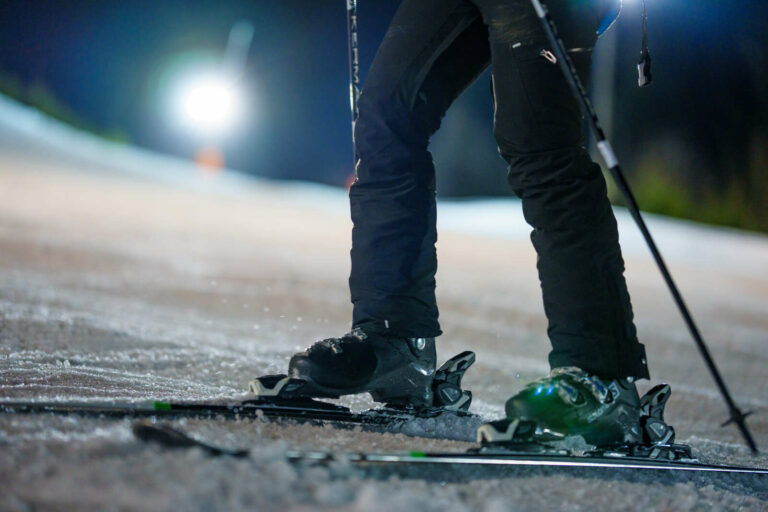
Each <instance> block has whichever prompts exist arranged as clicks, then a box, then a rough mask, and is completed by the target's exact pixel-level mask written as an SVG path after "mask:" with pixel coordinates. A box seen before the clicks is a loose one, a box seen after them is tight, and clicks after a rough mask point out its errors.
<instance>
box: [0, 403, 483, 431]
mask: <svg viewBox="0 0 768 512" xmlns="http://www.w3.org/2000/svg"><path fill="white" fill-rule="evenodd" d="M2 413H5V414H53V415H77V416H85V417H96V418H99V417H104V418H148V417H152V418H163V419H175V418H223V419H242V418H268V419H289V420H294V421H298V422H309V423H331V424H336V425H340V426H343V425H351V426H355V425H361V426H366V425H367V426H379V427H382V428H386V427H387V426H390V425H395V424H397V423H400V422H404V421H409V420H412V419H414V418H434V417H437V416H440V415H441V414H453V415H458V416H467V417H469V416H471V414H470V413H468V412H465V411H447V410H444V409H440V408H421V409H414V408H407V407H402V408H395V407H379V408H374V409H368V410H365V411H352V410H350V409H349V408H348V407H344V406H341V405H337V404H332V403H328V402H322V401H319V400H313V399H310V398H291V399H282V398H277V397H273V398H257V399H254V400H246V401H243V402H238V403H195V402H165V401H152V402H128V403H117V402H115V403H96V402H22V401H13V402H0V414H2Z"/></svg>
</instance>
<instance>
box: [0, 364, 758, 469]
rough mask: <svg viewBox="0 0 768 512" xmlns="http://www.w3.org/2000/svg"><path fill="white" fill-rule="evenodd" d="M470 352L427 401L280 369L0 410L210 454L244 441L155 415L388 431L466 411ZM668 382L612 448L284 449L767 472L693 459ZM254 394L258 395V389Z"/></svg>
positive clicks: (312, 458)
mask: <svg viewBox="0 0 768 512" xmlns="http://www.w3.org/2000/svg"><path fill="white" fill-rule="evenodd" d="M474 360H475V357H474V354H473V353H472V352H463V353H461V354H459V355H458V356H456V357H454V358H452V359H450V360H449V361H448V362H446V363H445V364H444V365H443V366H441V367H440V369H439V370H438V372H436V376H435V379H434V383H433V391H434V396H435V403H434V404H433V407H429V408H419V409H416V408H410V407H396V406H384V407H380V408H375V409H370V410H367V411H362V412H355V411H352V410H350V409H349V408H347V407H343V406H341V405H337V404H333V403H329V402H325V401H321V400H316V399H313V398H310V397H308V396H307V394H311V392H312V390H311V387H310V386H309V384H308V383H306V382H304V381H300V380H297V379H291V378H289V377H287V376H285V375H277V376H274V375H272V376H265V377H260V378H258V379H255V380H254V381H253V382H252V383H251V385H250V388H251V390H252V391H254V392H256V393H258V394H257V396H256V398H254V399H251V400H246V401H243V402H238V403H194V402H163V401H154V402H144V403H122V404H120V403H88V402H81V403H73V402H21V401H16V402H0V413H5V414H64V415H79V416H86V417H97V418H101V417H104V418H118V419H122V418H133V419H136V420H137V421H136V422H134V424H133V432H134V434H135V435H136V437H137V438H139V439H141V440H144V441H148V442H154V443H159V444H161V445H162V446H164V447H168V448H192V447H197V448H200V449H202V450H204V451H205V452H207V453H209V454H211V455H214V456H232V457H248V456H249V455H250V451H249V450H247V449H235V450H233V449H228V448H224V447H219V446H215V445H213V444H211V443H208V442H206V441H203V440H199V439H197V438H195V437H193V436H192V435H189V434H187V433H185V432H183V431H181V430H179V429H177V428H175V427H173V426H171V425H170V424H168V423H167V422H166V421H163V420H172V419H178V418H219V419H224V420H231V419H248V418H252V419H255V418H262V419H265V420H268V421H274V420H278V421H279V420H289V421H298V422H305V423H310V424H330V425H333V426H336V427H339V428H354V427H357V426H361V427H363V428H365V429H368V430H373V431H393V430H397V427H398V426H399V425H402V424H404V423H406V422H408V421H412V420H414V419H415V418H435V419H436V420H438V421H439V420H440V418H441V417H444V415H454V416H460V417H471V416H472V415H471V414H470V413H469V412H468V411H467V409H468V408H469V402H470V401H471V394H470V392H469V391H466V390H463V389H461V380H462V378H463V376H464V373H465V372H466V370H467V369H468V368H469V367H470V366H471V365H472V363H473V362H474ZM669 394H670V390H669V386H667V385H660V386H657V387H655V388H654V389H652V390H651V391H650V392H649V393H647V394H646V395H645V396H644V397H643V401H642V404H643V410H642V417H641V422H640V423H641V427H642V428H643V431H644V438H645V440H646V444H645V445H641V446H626V447H621V448H618V449H615V450H608V451H606V450H602V451H591V452H587V453H582V454H575V453H573V452H571V451H569V450H565V449H558V448H553V447H552V446H548V445H545V444H542V443H540V442H538V441H537V438H536V436H535V435H533V434H534V432H535V428H534V425H529V424H523V423H521V424H520V425H517V426H516V428H515V431H516V435H515V436H513V437H512V438H510V439H509V440H506V441H505V442H494V441H493V440H489V439H485V438H483V437H482V436H481V439H479V441H480V443H481V446H480V447H479V448H477V449H472V450H470V451H468V452H465V453H448V452H440V453H423V452H408V453H342V454H339V453H330V452H316V451H303V452H301V451H289V452H286V457H287V458H288V459H289V460H291V461H295V462H299V461H303V462H314V463H329V462H332V461H338V460H347V461H349V462H352V463H354V464H356V465H359V466H366V467H368V466H372V465H390V466H391V465H425V464H432V465H434V464H440V465H456V464H462V465H467V464H469V465H482V466H529V467H530V466H534V467H561V468H616V469H647V470H680V471H705V472H724V473H749V474H754V475H768V469H760V468H748V467H741V466H726V465H713V464H706V463H701V462H699V461H698V460H696V459H695V458H693V456H692V454H691V451H690V448H689V447H687V446H685V445H680V444H675V443H674V429H672V427H670V426H669V425H667V424H666V423H665V422H664V419H663V410H664V406H665V404H666V401H667V399H668V398H669ZM258 395H261V396H258Z"/></svg>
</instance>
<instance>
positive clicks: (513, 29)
mask: <svg viewBox="0 0 768 512" xmlns="http://www.w3.org/2000/svg"><path fill="white" fill-rule="evenodd" d="M476 1H477V4H478V5H479V6H480V8H481V11H482V13H483V16H484V18H485V20H486V22H487V23H488V26H489V28H490V41H491V53H492V60H493V83H494V94H495V101H496V115H495V122H494V132H495V135H496V139H497V141H498V144H499V148H500V151H501V153H502V155H503V156H504V158H505V159H506V160H507V162H508V163H509V182H510V184H511V186H512V188H513V189H514V191H515V193H516V194H517V195H518V196H519V197H520V198H521V199H522V203H523V214H524V215H525V219H526V221H527V222H528V223H529V224H530V225H531V226H532V227H533V228H534V229H533V232H532V234H531V240H532V242H533V245H534V247H535V249H536V252H537V254H538V270H539V278H540V281H541V287H542V293H543V298H544V309H545V312H546V314H547V318H548V320H549V328H548V334H549V337H550V340H551V342H552V352H551V353H550V364H551V366H552V368H553V370H552V373H551V374H550V376H549V377H547V378H545V379H542V380H540V381H537V382H534V383H532V384H531V385H529V386H528V387H527V388H526V389H524V390H523V391H521V392H520V393H518V394H517V395H515V396H513V397H512V398H510V399H509V400H508V401H507V404H506V412H507V419H506V420H500V421H499V422H493V423H490V424H486V425H483V426H482V427H481V428H480V429H479V431H478V433H479V436H480V437H481V438H483V439H484V440H486V441H492V442H498V441H502V442H505V441H509V440H514V438H515V436H517V435H518V434H519V433H518V432H516V429H517V428H518V427H519V425H520V420H529V421H531V422H533V424H535V425H537V426H538V427H541V429H540V432H541V433H542V434H544V435H552V433H557V434H558V435H561V436H567V435H580V436H582V437H583V438H584V439H585V440H587V442H590V443H592V444H597V445H601V446H613V445H619V444H625V443H629V444H637V443H639V442H641V441H642V436H641V431H640V421H639V420H640V399H639V397H638V394H637V390H636V388H635V385H634V383H633V381H632V378H642V377H648V370H647V367H646V361H645V353H644V349H643V346H642V345H641V344H640V343H638V341H637V336H636V331H635V327H634V324H633V319H632V308H631V305H630V300H629V294H628V293H627V288H626V284H625V281H624V276H623V271H624V262H623V260H622V257H621V250H620V248H619V240H618V232H617V228H616V220H615V219H614V216H613V212H612V210H611V205H610V204H609V202H608V198H607V195H606V186H605V181H604V179H603V176H602V173H601V172H600V167H599V166H598V165H597V164H595V163H594V162H592V161H591V159H590V158H589V155H588V154H587V152H586V151H585V149H584V148H583V147H582V143H583V135H582V129H581V126H582V118H581V113H580V111H579V108H578V105H577V103H576V101H575V99H574V98H573V96H572V94H571V91H570V89H569V88H568V86H567V83H566V81H565V78H564V77H563V75H562V73H561V71H560V68H559V67H558V65H557V64H556V61H555V57H554V55H553V54H552V53H551V52H549V49H548V46H549V45H548V42H547V39H546V36H545V34H544V32H543V30H542V28H541V26H540V25H539V21H538V19H537V18H536V16H535V13H534V11H533V8H532V6H531V4H530V3H529V2H528V0H509V1H507V2H505V3H503V4H500V3H499V2H496V1H495V0H476ZM547 4H548V6H549V7H550V9H551V11H552V15H553V17H554V18H555V21H556V22H558V28H559V29H560V32H561V36H562V37H563V39H564V42H565V43H566V45H567V46H568V48H571V49H574V48H577V49H578V51H574V52H572V53H571V56H572V57H573V59H574V61H575V63H576V65H577V67H578V69H579V72H580V75H581V76H582V78H583V79H586V78H587V77H588V75H589V68H590V57H591V48H592V46H593V45H594V43H595V40H596V35H595V33H596V28H597V24H598V20H599V10H600V7H596V6H597V4H598V3H597V2H568V1H565V0H562V1H561V0H550V1H548V2H547ZM604 4H605V2H603V5H604Z"/></svg>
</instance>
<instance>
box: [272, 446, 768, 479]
mask: <svg viewBox="0 0 768 512" xmlns="http://www.w3.org/2000/svg"><path fill="white" fill-rule="evenodd" d="M286 456H287V458H288V459H289V460H293V461H297V462H298V461H317V462H321V463H325V462H333V461H338V460H348V461H350V462H353V463H355V464H357V465H386V464H389V465H397V464H419V465H429V464H445V465H447V464H464V465H475V466H529V467H530V466H534V467H560V468H610V469H642V470H657V471H658V470H661V471H698V472H714V473H743V474H752V475H768V469H764V468H750V467H745V466H731V465H718V464H708V463H703V462H699V461H697V460H696V459H691V460H676V461H670V460H659V459H647V458H642V457H631V456H626V455H620V454H615V455H609V454H602V455H598V454H584V455H574V454H570V453H561V454H552V453H527V452H504V451H498V452H478V451H474V452H465V453H446V452H408V453H359V452H358V453H345V454H333V453H330V452H299V451H296V452H288V453H287V454H286Z"/></svg>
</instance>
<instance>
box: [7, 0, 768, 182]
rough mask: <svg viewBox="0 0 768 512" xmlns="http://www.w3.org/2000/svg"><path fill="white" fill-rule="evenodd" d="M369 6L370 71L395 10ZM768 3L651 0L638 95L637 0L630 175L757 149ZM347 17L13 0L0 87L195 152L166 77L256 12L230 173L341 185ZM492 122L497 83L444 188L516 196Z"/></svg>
mask: <svg viewBox="0 0 768 512" xmlns="http://www.w3.org/2000/svg"><path fill="white" fill-rule="evenodd" d="M359 4H360V37H361V41H360V48H361V64H362V75H363V78H364V77H365V72H366V70H367V69H368V66H369V64H370V62H371V60H372V57H373V54H374V53H375V50H376V47H377V45H378V43H379V41H380V40H381V38H382V36H383V33H384V31H385V29H386V26H387V24H388V22H389V20H390V19H391V16H392V14H393V13H394V10H395V8H396V6H397V4H398V2H397V1H394V0H360V1H359ZM766 4H768V2H762V1H759V0H752V1H740V2H735V1H730V0H729V1H726V0H712V1H709V2H693V1H682V0H664V1H663V2H662V1H661V0H648V7H649V15H650V20H649V29H650V38H651V50H652V53H653V57H654V74H655V78H656V83H655V84H654V85H653V86H652V87H651V88H649V89H647V90H639V89H637V87H636V85H635V84H634V82H635V80H636V74H635V71H634V64H635V61H636V60H637V54H638V51H639V38H640V17H639V12H640V10H639V9H640V7H639V6H640V0H625V8H624V14H623V16H622V18H621V19H620V21H619V23H618V24H617V27H616V29H615V30H616V44H617V51H616V58H617V60H616V61H615V63H614V65H615V75H614V76H615V78H614V81H613V82H612V84H609V85H615V87H613V91H614V96H613V97H614V101H613V114H612V116H611V120H612V122H613V125H614V130H613V131H614V138H615V143H616V146H617V149H618V150H619V156H620V157H623V159H624V161H625V167H628V168H631V167H633V165H635V164H638V162H640V161H641V160H642V157H643V155H644V152H648V151H657V150H658V146H659V145H660V144H662V143H663V142H664V141H670V140H671V141H678V140H679V141H682V142H681V144H684V145H688V146H690V147H691V148H693V149H692V150H691V152H690V153H691V154H693V155H694V156H695V158H693V159H692V160H691V161H690V162H689V161H687V160H686V161H685V162H684V163H685V164H686V166H687V167H686V169H685V170H684V171H681V172H683V173H684V174H690V173H700V174H699V175H700V176H708V177H710V178H711V179H713V180H715V181H716V180H717V179H718V176H721V175H727V174H728V173H731V172H736V171H734V170H733V169H738V168H740V165H742V163H739V160H738V155H737V154H738V153H741V155H742V156H743V155H745V154H748V153H749V151H746V150H745V149H744V147H745V146H744V145H745V144H747V143H746V142H745V141H746V140H751V138H752V137H753V135H754V133H756V132H760V133H762V132H761V130H764V129H766V123H767V121H766V112H768V107H767V106H766V101H767V100H766V98H768V81H767V80H766V74H767V73H768V63H767V62H766V55H768V54H767V53H766V48H768V40H767V39H766V27H767V26H768V9H767V8H766ZM344 9H345V2H343V1H342V0H250V1H235V0H221V1H217V2H193V1H189V0H131V1H117V0H114V1H89V0H79V1H70V2H65V1H39V0H38V1H34V0H27V1H19V0H3V1H2V2H0V86H1V85H3V82H4V81H5V82H8V81H9V80H10V78H9V77H15V78H17V79H19V80H20V81H21V82H22V83H23V84H24V85H25V86H26V87H27V88H29V87H31V86H33V85H35V84H42V85H44V86H45V87H46V88H47V89H48V90H49V91H50V92H51V93H52V94H53V95H54V96H55V97H56V98H57V99H58V100H59V102H60V103H62V104H63V105H65V106H66V107H68V108H69V109H71V110H72V111H73V112H74V113H75V115H76V116H77V118H78V119H79V120H80V121H82V122H83V123H84V124H86V125H88V126H92V127H94V128H95V129H97V130H102V131H114V130H118V131H122V132H124V133H126V134H127V135H128V136H129V137H130V139H131V140H132V141H133V142H134V143H136V144H139V145H142V146H145V147H149V148H152V149H157V150H161V151H166V152H170V153H175V154H179V155H183V156H190V155H192V154H193V153H194V151H195V149H196V148H197V147H198V146H199V145H200V142H199V141H198V140H196V139H193V138H191V137H188V136H185V135H184V134H183V133H180V132H179V131H178V130H176V129H174V126H173V124H172V123H170V122H169V119H168V117H169V116H168V113H167V112H166V103H167V101H166V99H165V97H164V96H163V94H162V93H163V88H162V86H163V84H164V82H163V77H164V76H165V74H166V72H167V70H168V69H169V67H170V66H171V64H173V62H176V61H178V59H179V58H180V57H182V56H190V55H195V54H201V55H206V54H207V55H209V56H211V55H212V56H218V55H221V54H222V53H223V51H224V48H225V46H226V41H227V36H228V33H229V30H230V28H231V27H232V25H233V24H234V23H235V22H237V21H238V20H241V19H248V20H250V21H251V22H253V24H254V26H255V37H254V42H253V46H252V50H251V55H250V59H249V62H248V68H247V72H246V77H245V80H246V84H247V86H248V90H249V92H250V96H251V97H252V103H253V104H252V107H251V109H250V111H249V112H248V115H247V116H246V117H247V122H246V123H245V124H244V125H243V126H242V127H241V129H240V130H239V132H238V133H237V134H235V135H233V136H232V137H230V138H229V139H228V141H227V144H226V146H225V148H224V149H225V153H226V156H227V163H228V165H229V166H231V167H234V168H238V169H241V170H245V171H248V172H253V173H256V174H260V175H264V176H270V177H278V178H292V179H313V180H317V181H322V182H327V183H335V184H342V183H343V182H344V180H345V178H346V177H347V175H348V174H349V172H350V171H351V156H350V153H351V142H350V127H349V112H348V108H349V107H348V82H347V80H348V75H347V53H346V52H347V49H346V48H347V46H346V45H347V39H346V38H347V34H346V20H345V10H344ZM609 89H610V87H609ZM606 115H607V114H606ZM491 116H492V106H491V103H490V98H489V94H488V77H487V74H486V75H485V76H483V77H482V78H481V79H480V80H479V82H478V83H477V84H476V85H475V86H474V87H473V88H471V89H470V90H469V91H468V92H467V93H466V95H465V97H463V98H461V99H460V100H459V101H458V102H457V104H456V105H455V107H454V108H453V110H452V112H451V113H450V114H449V115H448V117H447V118H446V120H445V122H444V125H443V126H444V128H443V130H442V132H441V133H439V134H438V136H437V137H436V139H435V142H434V144H433V147H434V149H435V159H436V162H437V165H438V172H439V175H438V176H439V179H438V187H439V190H440V191H441V192H442V193H444V194H446V193H447V194H449V195H457V194H458V195H463V194H473V193H485V194H488V193H490V194H493V193H497V194H498V193H506V188H505V186H504V177H503V174H504V166H503V162H501V160H500V159H499V158H498V155H497V154H496V151H495V147H494V142H493V138H492V132H491ZM457 139H459V140H462V142H463V143H464V144H465V146H464V147H466V146H467V143H469V144H468V145H469V146H472V147H475V148H476V151H475V152H471V155H469V157H471V158H470V159H469V160H468V158H469V157H468V156H467V155H466V154H458V153H456V148H457V147H460V146H459V145H457V144H456V140H457ZM674 144H677V142H674ZM662 145H663V144H662ZM731 157H733V158H731ZM743 158H748V157H747V156H743ZM729 159H730V160H729ZM689 160H690V159H689ZM731 160H733V161H732V162H731ZM722 161H728V162H730V163H729V164H728V165H722V164H721V163H719V162H722ZM710 164H711V165H710ZM638 165H639V164H638ZM724 167H728V168H724ZM708 179H709V178H708Z"/></svg>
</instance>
